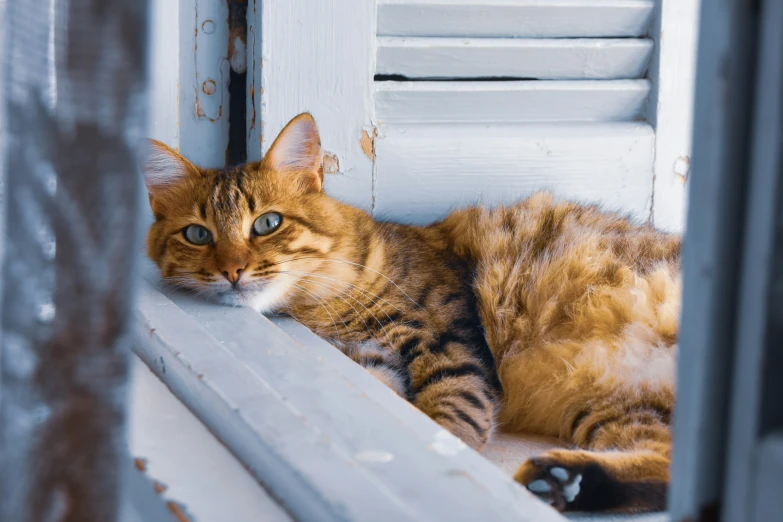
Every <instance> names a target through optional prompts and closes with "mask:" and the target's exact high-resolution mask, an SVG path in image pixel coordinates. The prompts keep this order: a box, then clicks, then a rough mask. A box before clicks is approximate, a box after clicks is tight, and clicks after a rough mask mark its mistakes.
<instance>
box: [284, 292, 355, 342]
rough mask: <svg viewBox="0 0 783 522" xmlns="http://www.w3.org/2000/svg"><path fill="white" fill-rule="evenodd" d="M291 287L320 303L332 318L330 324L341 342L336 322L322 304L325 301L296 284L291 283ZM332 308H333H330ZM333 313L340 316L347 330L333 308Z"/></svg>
mask: <svg viewBox="0 0 783 522" xmlns="http://www.w3.org/2000/svg"><path fill="white" fill-rule="evenodd" d="M291 288H293V289H294V290H299V291H300V292H302V293H304V294H307V295H309V296H310V297H312V298H313V299H314V300H315V302H316V303H318V304H319V305H321V307H322V308H323V309H324V311H325V312H326V314H327V315H328V316H329V318H330V319H331V320H332V326H334V332H335V333H336V334H337V339H338V340H339V341H340V342H341V343H342V340H341V339H340V330H339V329H338V328H337V323H336V322H334V317H333V316H332V314H331V313H329V310H328V309H327V308H326V306H324V302H325V301H324V300H323V299H321V298H320V297H318V296H317V295H315V294H312V293H310V292H308V291H307V290H305V289H304V288H302V287H300V286H298V285H296V284H293V285H291ZM289 308H290V307H289ZM332 310H334V308H332ZM334 313H336V314H337V317H339V318H340V321H341V322H342V323H343V325H344V326H345V328H346V330H348V325H346V324H345V321H343V318H342V317H341V316H340V314H339V313H338V312H337V310H334ZM291 315H292V316H293V314H291ZM297 321H298V319H297ZM299 322H301V321H299Z"/></svg>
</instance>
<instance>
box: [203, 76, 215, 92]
mask: <svg viewBox="0 0 783 522" xmlns="http://www.w3.org/2000/svg"><path fill="white" fill-rule="evenodd" d="M201 90H202V91H203V92H204V94H207V95H211V94H215V91H216V90H217V84H215V80H212V79H208V80H207V81H205V82H204V83H203V84H201Z"/></svg>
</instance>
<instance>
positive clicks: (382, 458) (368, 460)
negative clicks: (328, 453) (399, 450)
mask: <svg viewBox="0 0 783 522" xmlns="http://www.w3.org/2000/svg"><path fill="white" fill-rule="evenodd" d="M353 458H355V459H356V460H357V461H358V462H362V463H365V464H386V463H387V462H391V461H392V460H394V455H392V454H391V453H389V452H388V451H380V450H364V451H360V452H359V453H357V454H356V455H354V456H353Z"/></svg>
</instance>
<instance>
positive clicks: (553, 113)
mask: <svg viewBox="0 0 783 522" xmlns="http://www.w3.org/2000/svg"><path fill="white" fill-rule="evenodd" d="M649 93H650V82H649V81H648V80H614V81H601V80H593V81H547V82H537V81H510V82H471V81H465V82H376V84H375V110H376V114H377V120H378V122H379V123H381V124H384V123H443V122H449V123H464V122H486V123H504V122H515V123H524V122H545V121H546V122H551V121H629V120H635V119H637V118H639V117H640V116H641V115H642V113H643V111H644V107H645V103H646V102H647V98H648V96H649Z"/></svg>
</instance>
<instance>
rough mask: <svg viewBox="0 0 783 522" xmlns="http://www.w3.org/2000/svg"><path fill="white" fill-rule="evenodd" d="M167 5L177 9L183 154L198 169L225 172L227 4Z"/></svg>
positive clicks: (192, 0) (186, 0)
mask: <svg viewBox="0 0 783 522" xmlns="http://www.w3.org/2000/svg"><path fill="white" fill-rule="evenodd" d="M160 1H161V0H158V2H160ZM168 3H170V4H174V5H175V6H176V4H177V3H179V10H178V11H179V12H178V17H179V57H180V59H179V78H178V81H179V119H178V122H179V126H180V129H179V142H180V143H179V145H180V147H179V150H180V152H182V153H183V154H184V155H185V156H186V157H187V158H188V159H190V161H192V162H193V163H195V164H196V165H200V166H202V167H207V168H216V167H225V165H226V149H227V147H228V113H229V107H228V104H229V94H228V82H229V69H230V66H229V63H228V59H227V57H228V4H227V3H226V2H204V1H199V0H180V1H179V2H174V1H171V0H170V1H169V2H168ZM167 9H173V8H171V7H169V8H167ZM173 11H174V12H176V11H177V9H173ZM168 14H169V15H170V16H172V15H173V14H174V13H168ZM171 19H173V18H171ZM165 23H167V20H166V21H164V24H165ZM161 29H162V30H165V27H163V28H161ZM171 68H172V70H174V67H171ZM156 107H157V105H156Z"/></svg>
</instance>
